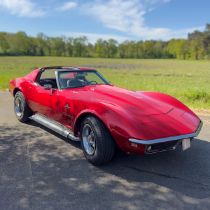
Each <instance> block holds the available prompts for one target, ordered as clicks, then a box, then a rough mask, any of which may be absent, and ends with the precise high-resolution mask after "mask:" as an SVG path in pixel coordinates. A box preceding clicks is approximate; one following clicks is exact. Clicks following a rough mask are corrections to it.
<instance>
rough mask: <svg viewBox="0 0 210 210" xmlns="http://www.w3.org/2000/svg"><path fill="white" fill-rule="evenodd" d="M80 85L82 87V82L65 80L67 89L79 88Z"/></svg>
mask: <svg viewBox="0 0 210 210" xmlns="http://www.w3.org/2000/svg"><path fill="white" fill-rule="evenodd" d="M82 85H83V82H82V81H80V80H78V79H69V80H67V87H69V88H75V87H81V86H82Z"/></svg>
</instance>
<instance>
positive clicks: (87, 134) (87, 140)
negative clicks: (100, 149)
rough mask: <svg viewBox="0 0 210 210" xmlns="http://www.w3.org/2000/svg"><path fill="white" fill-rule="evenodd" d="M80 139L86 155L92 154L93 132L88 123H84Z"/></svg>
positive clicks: (93, 146)
mask: <svg viewBox="0 0 210 210" xmlns="http://www.w3.org/2000/svg"><path fill="white" fill-rule="evenodd" d="M82 141H83V145H84V149H85V151H86V152H87V154H88V155H93V154H94V153H95V150H96V141H95V134H94V131H93V130H92V128H91V127H90V125H88V124H86V125H85V126H84V127H83V130H82Z"/></svg>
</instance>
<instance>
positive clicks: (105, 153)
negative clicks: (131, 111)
mask: <svg viewBox="0 0 210 210" xmlns="http://www.w3.org/2000/svg"><path fill="white" fill-rule="evenodd" d="M80 134H81V145H82V149H83V153H84V155H85V157H86V159H87V160H88V161H89V162H91V163H92V164H93V165H102V164H104V163H106V162H109V161H110V160H111V159H112V158H113V156H114V152H115V144H114V141H113V139H112V136H111V135H110V133H109V131H108V130H107V128H106V127H105V126H104V124H103V123H102V122H101V121H100V120H98V119H97V118H95V117H92V116H90V117H87V118H85V120H84V121H83V123H82V126H81V130H80Z"/></svg>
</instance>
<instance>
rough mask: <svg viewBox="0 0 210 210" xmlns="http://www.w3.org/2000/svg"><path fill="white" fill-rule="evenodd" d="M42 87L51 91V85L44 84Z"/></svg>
mask: <svg viewBox="0 0 210 210" xmlns="http://www.w3.org/2000/svg"><path fill="white" fill-rule="evenodd" d="M43 87H44V89H45V90H51V89H52V85H51V84H45V85H44V86H43Z"/></svg>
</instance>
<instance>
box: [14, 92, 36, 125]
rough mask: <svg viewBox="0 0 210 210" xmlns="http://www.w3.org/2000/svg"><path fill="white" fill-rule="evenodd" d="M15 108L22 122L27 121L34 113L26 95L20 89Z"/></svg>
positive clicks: (15, 99)
mask: <svg viewBox="0 0 210 210" xmlns="http://www.w3.org/2000/svg"><path fill="white" fill-rule="evenodd" d="M14 110H15V115H16V117H17V119H18V120H19V121H20V122H27V121H28V120H29V117H30V116H31V115H32V111H31V110H30V108H29V107H28V104H27V103H26V100H25V97H24V95H23V93H22V92H21V91H18V92H17V93H16V94H15V98H14Z"/></svg>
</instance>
